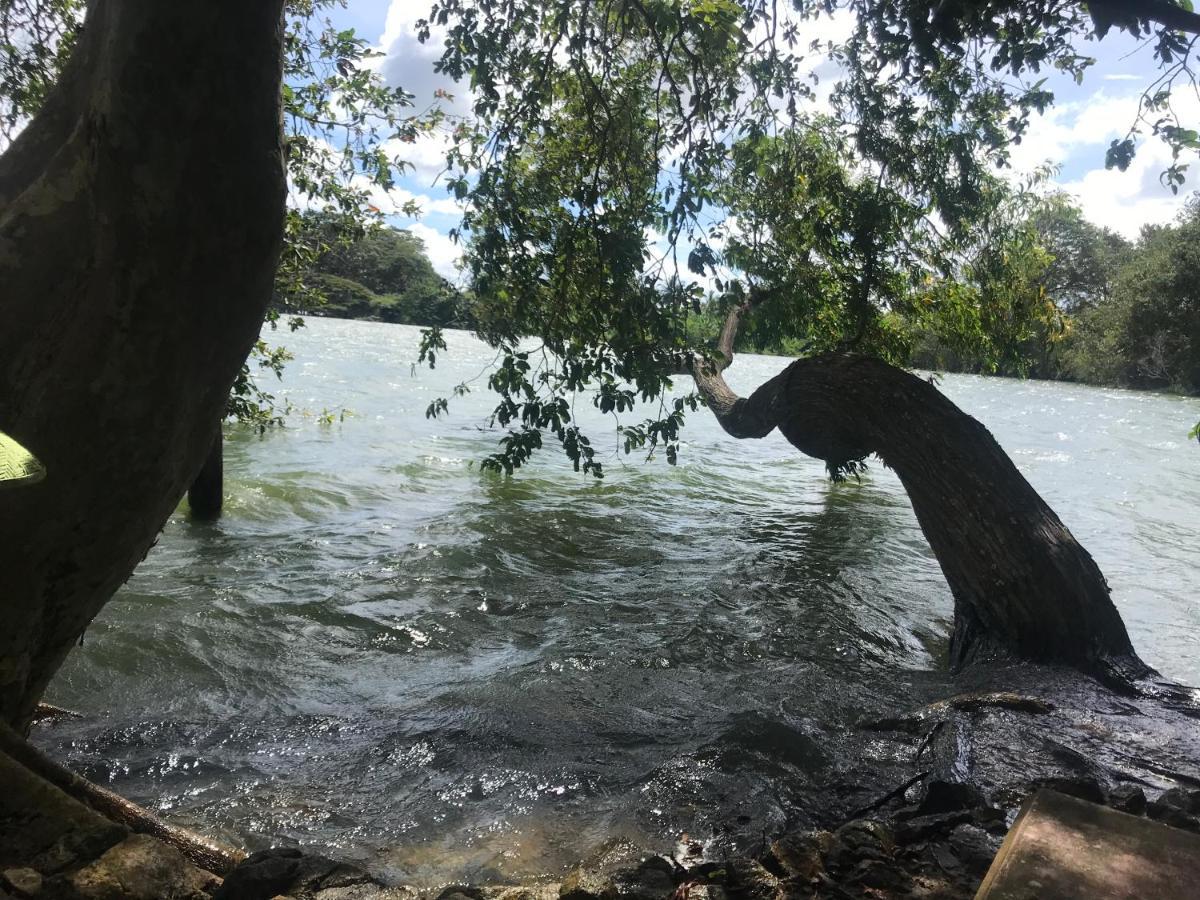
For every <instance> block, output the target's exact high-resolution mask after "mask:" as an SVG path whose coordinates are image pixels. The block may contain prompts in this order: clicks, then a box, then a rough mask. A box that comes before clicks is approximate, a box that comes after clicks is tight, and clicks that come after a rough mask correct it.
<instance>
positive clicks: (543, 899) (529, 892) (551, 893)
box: [489, 884, 561, 900]
mask: <svg viewBox="0 0 1200 900" xmlns="http://www.w3.org/2000/svg"><path fill="white" fill-rule="evenodd" d="M560 890H561V885H558V884H530V885H517V886H515V887H505V888H500V889H499V891H498V892H497V893H496V894H495V895H494V896H493V897H491V898H489V900H557V898H558V896H559V891H560Z"/></svg>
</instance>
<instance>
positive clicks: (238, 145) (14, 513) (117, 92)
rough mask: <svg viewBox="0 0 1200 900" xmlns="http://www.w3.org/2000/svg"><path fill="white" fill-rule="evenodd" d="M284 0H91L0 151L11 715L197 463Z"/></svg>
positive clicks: (253, 326) (265, 136) (231, 341)
mask: <svg viewBox="0 0 1200 900" xmlns="http://www.w3.org/2000/svg"><path fill="white" fill-rule="evenodd" d="M281 7H282V0H256V2H244V0H209V2H206V3H169V2H162V0H94V2H93V3H92V4H91V5H90V7H89V10H88V17H87V20H86V23H85V28H84V32H83V35H82V37H81V39H80V44H79V46H78V47H77V48H76V50H75V52H74V54H73V58H72V60H71V63H70V64H69V66H68V70H67V71H66V72H65V73H64V76H63V79H62V81H61V83H60V84H59V85H58V86H57V88H56V89H55V91H54V94H53V95H52V96H51V97H50V98H49V99H48V101H47V104H46V107H45V110H44V111H43V112H42V113H41V114H39V115H38V116H37V117H36V118H35V119H34V120H33V121H32V122H31V123H30V125H29V127H28V128H27V129H26V130H25V131H24V132H23V133H22V135H21V136H20V137H19V138H18V139H17V141H16V142H15V143H14V144H13V146H12V147H11V148H10V149H9V150H8V152H7V153H5V154H4V155H3V156H2V157H0V285H2V287H0V291H2V295H0V316H3V320H2V322H3V324H2V327H0V430H4V431H6V432H8V433H10V434H11V435H13V437H15V438H16V439H17V440H19V441H20V442H21V443H22V444H24V445H25V446H26V447H28V448H29V449H30V450H31V451H32V452H33V453H34V454H35V455H36V456H37V457H38V458H39V459H40V460H41V461H42V462H43V463H44V464H45V467H46V470H47V475H46V478H45V479H44V480H43V481H42V482H40V483H39V484H36V485H33V486H29V487H21V488H14V489H11V490H9V491H7V492H6V493H5V494H4V496H3V497H2V498H0V719H2V720H3V721H5V722H7V723H8V724H10V725H11V726H13V727H14V728H15V729H16V730H18V731H22V730H23V729H24V728H25V727H26V726H27V724H28V722H29V720H30V717H31V715H32V713H33V710H34V707H35V705H36V703H37V700H38V698H39V697H40V696H41V694H42V691H43V690H44V689H45V687H46V684H47V683H48V682H49V680H50V678H51V677H52V676H53V674H54V672H55V671H56V670H57V669H58V667H59V665H60V664H61V662H62V660H63V658H64V657H65V656H66V654H67V652H68V650H69V649H70V647H71V646H72V645H73V644H74V643H75V642H76V640H77V639H78V637H79V635H80V634H81V632H82V631H83V630H84V628H85V627H86V626H87V624H88V623H89V622H90V621H91V620H92V618H93V617H94V616H95V615H96V613H98V612H99V611H100V608H101V607H102V606H103V605H104V603H105V602H107V601H108V599H109V598H110V597H111V596H112V594H113V592H114V591H115V590H116V589H117V588H118V587H119V586H120V585H121V583H122V582H124V581H125V579H126V578H128V577H129V574H130V573H131V572H132V571H133V568H134V566H135V565H136V564H137V563H138V562H139V561H140V560H141V559H142V557H143V556H144V555H145V553H146V551H147V550H148V549H149V547H150V546H151V544H152V543H153V541H154V539H155V537H156V536H157V534H158V532H159V529H160V528H161V527H162V525H163V523H164V521H165V520H166V518H167V516H168V515H169V514H170V512H171V510H172V509H173V508H174V506H175V504H176V503H177V502H178V500H179V498H180V497H181V496H182V495H183V492H184V491H185V490H186V488H187V486H188V485H189V484H190V483H191V482H192V479H193V478H194V477H195V475H196V473H197V472H198V471H199V469H200V466H201V463H202V462H203V460H204V456H205V454H207V452H208V450H209V448H210V446H211V442H212V431H211V429H212V423H213V422H215V421H217V420H218V418H219V417H220V415H221V413H222V410H223V408H224V404H225V401H226V397H227V396H228V392H229V388H230V385H231V384H232V382H233V379H234V376H235V375H236V374H237V371H238V369H239V367H240V366H241V363H242V361H243V360H244V359H245V357H246V354H247V353H248V352H249V350H250V346H251V344H252V343H253V341H254V339H255V336H256V335H257V332H258V329H259V326H260V324H261V322H262V316H263V312H264V310H265V307H266V304H267V301H268V299H269V297H270V292H271V281H272V276H273V272H274V268H275V262H276V258H277V255H278V249H279V242H280V237H281V234H282V218H283V198H284V173H283V157H282V145H281V130H280V105H279V84H280V77H281V66H282V32H281V13H282V9H281Z"/></svg>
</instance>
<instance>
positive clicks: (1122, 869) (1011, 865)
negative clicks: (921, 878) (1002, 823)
mask: <svg viewBox="0 0 1200 900" xmlns="http://www.w3.org/2000/svg"><path fill="white" fill-rule="evenodd" d="M1196 897H1200V835H1197V834H1192V833H1191V832H1189V831H1181V830H1180V829H1178V828H1171V827H1169V826H1166V825H1161V824H1159V823H1158V822H1152V821H1150V820H1149V819H1140V818H1138V817H1137V816H1131V815H1127V814H1125V813H1121V812H1117V811H1116V810H1114V809H1110V808H1108V807H1106V806H1098V805H1096V804H1095V803H1088V802H1087V801H1086V800H1078V799H1076V798H1074V797H1068V796H1066V795H1064V794H1059V793H1056V792H1054V791H1038V792H1037V793H1036V794H1035V795H1034V796H1033V797H1032V798H1030V799H1029V800H1028V801H1027V802H1026V804H1025V806H1024V807H1023V808H1022V810H1021V813H1020V815H1018V816H1017V820H1016V821H1015V822H1014V823H1013V826H1012V828H1011V829H1009V832H1008V836H1007V837H1006V838H1005V839H1004V843H1003V844H1002V845H1001V847H1000V852H999V853H997V854H996V858H995V859H994V860H993V861H992V866H991V868H990V869H988V873H987V876H986V877H985V878H984V879H983V884H982V885H980V887H979V892H978V893H977V894H976V895H975V900H1068V898H1069V900H1075V898H1086V900H1148V898H1154V900H1194V898H1196Z"/></svg>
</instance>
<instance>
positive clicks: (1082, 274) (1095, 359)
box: [910, 195, 1200, 394]
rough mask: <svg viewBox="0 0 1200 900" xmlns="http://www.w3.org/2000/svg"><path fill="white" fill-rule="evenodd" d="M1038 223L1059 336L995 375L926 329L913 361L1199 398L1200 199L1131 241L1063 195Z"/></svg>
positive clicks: (1033, 343)
mask: <svg viewBox="0 0 1200 900" xmlns="http://www.w3.org/2000/svg"><path fill="white" fill-rule="evenodd" d="M1035 225H1036V227H1037V229H1038V233H1039V235H1040V237H1041V241H1042V244H1043V246H1044V247H1045V248H1046V250H1047V251H1048V252H1049V254H1050V256H1051V262H1050V265H1049V266H1048V268H1047V270H1046V272H1045V275H1044V276H1043V278H1042V288H1043V290H1044V291H1045V293H1046V295H1047V297H1048V298H1049V299H1050V300H1051V301H1052V302H1053V303H1054V304H1055V305H1056V307H1057V308H1058V309H1059V310H1061V312H1062V314H1063V322H1062V326H1063V327H1062V329H1061V331H1057V332H1056V331H1054V330H1052V329H1043V330H1042V332H1041V333H1037V334H1034V335H1031V336H1029V337H1028V338H1026V339H1025V340H1023V341H1022V342H1021V344H1020V347H1019V350H1018V352H1017V354H1016V355H1015V356H1016V359H1017V363H1016V364H1015V365H1013V364H1009V365H1002V366H1000V367H998V368H995V369H992V368H989V367H988V366H986V365H984V364H983V362H982V361H981V360H980V359H979V358H977V357H974V356H972V355H970V354H962V353H956V352H955V351H954V350H953V349H952V348H948V347H946V346H945V345H944V344H942V343H941V342H940V341H939V340H938V339H937V338H936V336H935V335H934V334H933V333H931V332H928V331H925V332H921V333H919V334H918V335H917V337H916V340H915V344H914V351H913V354H912V356H911V358H910V364H911V365H913V366H915V367H917V368H931V369H944V370H947V371H954V372H978V373H984V374H987V373H989V372H995V373H997V374H1004V375H1029V376H1033V377H1037V378H1049V379H1058V380H1065V381H1077V382H1082V383H1086V384H1099V385H1110V386H1115V387H1133V388H1147V389H1154V390H1168V391H1177V392H1181V393H1188V394H1200V195H1197V196H1195V197H1193V198H1192V200H1191V201H1189V203H1188V204H1187V206H1186V207H1185V208H1184V211H1183V212H1182V213H1181V214H1180V216H1179V218H1178V219H1177V220H1176V221H1175V222H1174V223H1172V224H1169V225H1153V226H1147V227H1145V228H1144V229H1143V230H1142V233H1141V234H1140V235H1139V237H1138V239H1137V241H1136V242H1133V243H1130V242H1128V241H1125V240H1124V239H1123V238H1121V237H1120V236H1119V235H1117V234H1115V233H1113V232H1112V231H1109V230H1108V229H1103V228H1099V227H1098V226H1095V225H1093V224H1091V223H1089V222H1087V221H1086V220H1085V219H1083V217H1082V216H1081V215H1080V213H1079V210H1078V209H1077V208H1075V207H1074V206H1072V205H1071V204H1070V203H1069V202H1067V201H1066V200H1064V199H1063V198H1055V200H1054V202H1053V203H1052V204H1050V205H1049V207H1048V209H1047V210H1045V211H1043V212H1042V213H1041V215H1040V217H1039V218H1038V219H1037V220H1036V221H1035Z"/></svg>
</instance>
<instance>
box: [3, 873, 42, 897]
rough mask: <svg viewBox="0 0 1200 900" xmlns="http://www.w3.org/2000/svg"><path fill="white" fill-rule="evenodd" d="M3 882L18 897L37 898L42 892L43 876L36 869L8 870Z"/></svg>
mask: <svg viewBox="0 0 1200 900" xmlns="http://www.w3.org/2000/svg"><path fill="white" fill-rule="evenodd" d="M3 881H4V885H5V887H7V888H8V889H9V890H11V891H13V892H14V893H16V895H17V896H18V897H36V896H37V895H38V894H40V893H41V892H42V875H41V873H40V872H38V871H37V870H35V869H29V868H20V869H6V870H5V871H4V877H3Z"/></svg>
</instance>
